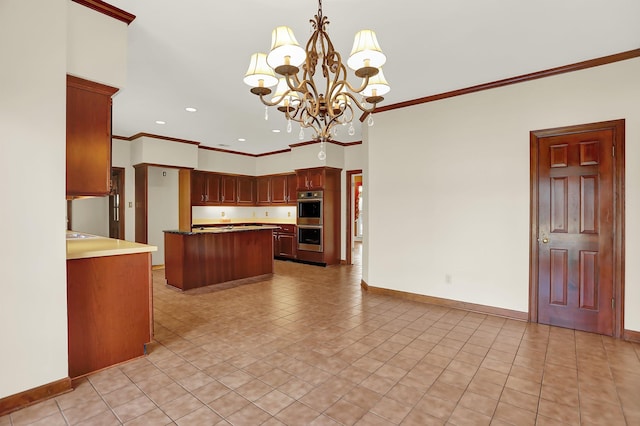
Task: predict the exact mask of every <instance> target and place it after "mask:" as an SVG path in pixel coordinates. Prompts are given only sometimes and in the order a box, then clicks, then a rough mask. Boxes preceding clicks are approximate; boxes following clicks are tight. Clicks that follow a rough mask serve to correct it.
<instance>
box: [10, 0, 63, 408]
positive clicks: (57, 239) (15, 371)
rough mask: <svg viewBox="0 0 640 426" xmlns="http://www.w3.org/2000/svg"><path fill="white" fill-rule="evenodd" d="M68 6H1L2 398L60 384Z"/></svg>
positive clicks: (42, 1) (56, 0)
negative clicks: (39, 387)
mask: <svg viewBox="0 0 640 426" xmlns="http://www.w3.org/2000/svg"><path fill="white" fill-rule="evenodd" d="M66 25H67V0H31V1H24V0H2V1H0V52H2V63H3V65H2V66H0V93H1V94H2V95H0V129H2V130H1V133H2V136H1V137H0V146H1V152H2V154H1V155H0V181H1V182H3V184H2V185H0V197H1V198H2V200H3V203H4V207H3V208H1V209H0V223H2V224H3V227H2V244H3V247H4V249H3V254H2V256H0V270H2V298H1V299H0V341H1V342H2V343H1V345H2V349H1V350H0V352H1V359H2V362H0V398H3V397H6V396H9V395H13V394H16V393H19V392H22V391H25V390H28V389H32V388H34V387H37V386H41V385H44V384H47V383H51V382H55V381H57V380H60V379H63V378H65V377H67V376H68V362H67V298H66V288H67V284H66V246H65V237H64V230H65V228H66V226H65V215H66V201H65V140H66V139H65V138H66V124H65V120H66V116H65V114H66V108H65V105H66Z"/></svg>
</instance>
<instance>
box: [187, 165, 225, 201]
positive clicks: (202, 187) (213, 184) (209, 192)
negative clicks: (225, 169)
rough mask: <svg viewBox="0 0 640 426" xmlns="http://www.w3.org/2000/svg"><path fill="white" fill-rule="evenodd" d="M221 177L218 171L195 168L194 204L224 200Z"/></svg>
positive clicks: (193, 178)
mask: <svg viewBox="0 0 640 426" xmlns="http://www.w3.org/2000/svg"><path fill="white" fill-rule="evenodd" d="M220 178H221V175H219V174H217V173H207V172H201V171H197V170H193V171H192V172H191V204H192V205H194V206H210V205H218V204H220V202H221V200H222V195H221V188H220V182H221V180H220ZM234 192H235V190H234Z"/></svg>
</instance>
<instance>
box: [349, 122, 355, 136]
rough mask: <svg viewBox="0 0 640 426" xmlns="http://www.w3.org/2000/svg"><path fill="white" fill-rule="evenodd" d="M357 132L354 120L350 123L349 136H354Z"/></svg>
mask: <svg viewBox="0 0 640 426" xmlns="http://www.w3.org/2000/svg"><path fill="white" fill-rule="evenodd" d="M355 134H356V129H355V127H353V121H352V122H351V124H350V125H349V136H353V135H355Z"/></svg>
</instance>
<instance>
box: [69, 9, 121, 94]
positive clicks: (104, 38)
mask: <svg viewBox="0 0 640 426" xmlns="http://www.w3.org/2000/svg"><path fill="white" fill-rule="evenodd" d="M66 1H67V5H68V19H69V24H68V26H67V31H68V32H67V73H68V74H71V75H75V76H78V77H83V76H91V80H92V81H95V82H98V83H103V84H107V85H109V86H114V87H118V88H122V87H124V86H125V84H126V79H127V24H126V23H125V22H122V21H119V20H117V19H114V18H111V17H109V16H107V15H105V14H102V13H100V12H97V11H95V10H93V9H90V8H88V7H86V6H82V5H80V4H78V3H74V2H72V1H71V0H66ZM84 78H86V77H84Z"/></svg>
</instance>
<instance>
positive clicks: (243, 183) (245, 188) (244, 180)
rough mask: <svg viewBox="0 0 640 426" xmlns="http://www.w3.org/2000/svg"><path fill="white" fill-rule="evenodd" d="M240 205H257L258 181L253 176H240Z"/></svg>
mask: <svg viewBox="0 0 640 426" xmlns="http://www.w3.org/2000/svg"><path fill="white" fill-rule="evenodd" d="M237 179H238V205H239V206H240V205H248V206H253V205H255V204H256V191H255V183H256V179H255V178H254V177H253V176H238V177H237Z"/></svg>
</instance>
